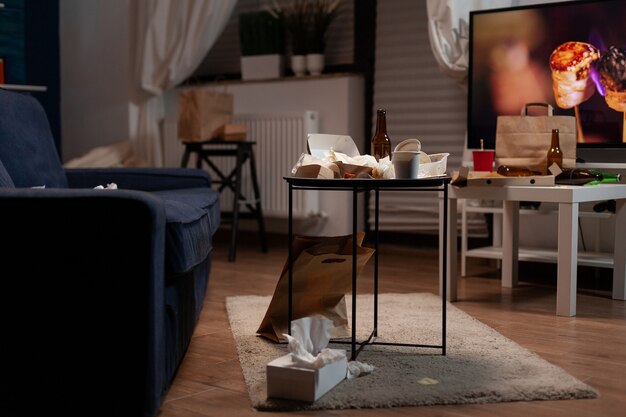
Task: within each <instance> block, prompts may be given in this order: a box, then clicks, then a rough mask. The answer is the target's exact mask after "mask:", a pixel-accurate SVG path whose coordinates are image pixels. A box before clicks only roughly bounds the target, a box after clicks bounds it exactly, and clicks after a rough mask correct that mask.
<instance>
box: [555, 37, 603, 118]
mask: <svg viewBox="0 0 626 417" xmlns="http://www.w3.org/2000/svg"><path fill="white" fill-rule="evenodd" d="M599 58H600V51H599V50H598V48H596V47H595V46H593V45H591V44H589V43H585V42H565V43H563V44H561V45H559V46H558V47H557V48H556V49H555V50H554V51H553V52H552V54H551V55H550V70H551V72H552V89H553V90H554V98H555V99H556V104H557V106H559V107H561V108H563V109H571V108H572V107H574V106H577V105H579V104H581V103H582V102H584V101H587V100H588V99H589V98H590V97H591V96H592V95H593V93H595V91H596V85H595V84H594V82H593V80H592V79H591V65H592V64H593V63H594V62H595V61H597V60H598V59H599Z"/></svg>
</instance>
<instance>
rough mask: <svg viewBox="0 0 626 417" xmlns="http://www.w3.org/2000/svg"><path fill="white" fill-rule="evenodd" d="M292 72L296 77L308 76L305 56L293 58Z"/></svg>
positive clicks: (293, 56)
mask: <svg viewBox="0 0 626 417" xmlns="http://www.w3.org/2000/svg"><path fill="white" fill-rule="evenodd" d="M291 70H292V71H293V73H294V75H295V76H296V77H302V76H303V75H305V74H306V58H305V56H304V55H292V56H291Z"/></svg>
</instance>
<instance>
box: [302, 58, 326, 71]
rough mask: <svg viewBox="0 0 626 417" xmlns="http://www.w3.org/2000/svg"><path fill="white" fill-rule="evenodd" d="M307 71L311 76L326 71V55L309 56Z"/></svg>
mask: <svg viewBox="0 0 626 417" xmlns="http://www.w3.org/2000/svg"><path fill="white" fill-rule="evenodd" d="M306 69H307V70H308V71H309V74H311V75H320V74H321V73H322V71H323V70H324V54H307V55H306Z"/></svg>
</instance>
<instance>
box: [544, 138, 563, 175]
mask: <svg viewBox="0 0 626 417" xmlns="http://www.w3.org/2000/svg"><path fill="white" fill-rule="evenodd" d="M554 163H556V164H557V165H558V166H559V168H561V169H563V153H562V152H561V147H560V145H559V129H552V141H551V143H550V149H548V164H547V166H546V173H547V174H548V175H550V167H551V166H552V164H554Z"/></svg>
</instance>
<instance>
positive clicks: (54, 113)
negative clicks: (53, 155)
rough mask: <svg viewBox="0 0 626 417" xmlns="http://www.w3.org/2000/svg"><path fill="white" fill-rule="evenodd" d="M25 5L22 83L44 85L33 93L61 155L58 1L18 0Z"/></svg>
mask: <svg viewBox="0 0 626 417" xmlns="http://www.w3.org/2000/svg"><path fill="white" fill-rule="evenodd" d="M22 1H24V2H25V11H26V13H25V22H24V23H25V38H26V42H25V54H26V82H27V83H28V84H33V85H45V86H46V87H48V90H47V91H46V92H45V93H34V94H33V95H35V96H36V97H37V99H39V101H40V102H41V104H42V105H43V107H44V109H45V110H46V113H47V115H48V120H49V121H50V128H51V129H52V135H53V136H54V140H55V144H56V146H57V150H58V152H59V155H61V110H60V108H61V92H60V63H59V56H60V54H59V1H58V0H22Z"/></svg>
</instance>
